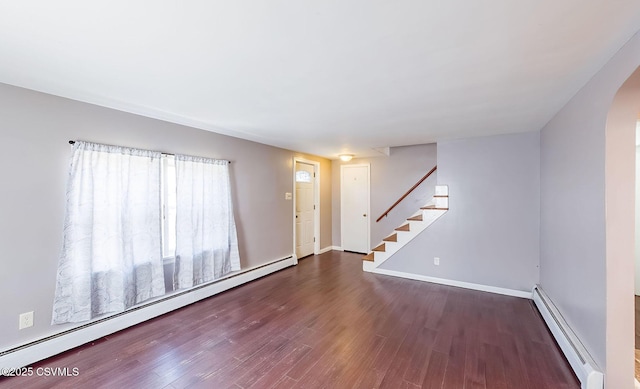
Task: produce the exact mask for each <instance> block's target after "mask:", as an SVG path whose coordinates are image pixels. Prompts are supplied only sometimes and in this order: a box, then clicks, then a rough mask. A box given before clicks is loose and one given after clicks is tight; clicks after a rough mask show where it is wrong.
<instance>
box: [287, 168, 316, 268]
mask: <svg viewBox="0 0 640 389" xmlns="http://www.w3.org/2000/svg"><path fill="white" fill-rule="evenodd" d="M298 162H300V163H306V164H308V165H313V172H314V177H313V203H314V205H315V209H314V210H313V236H314V238H315V242H313V254H314V255H315V254H318V253H319V252H320V162H317V161H312V160H310V159H306V158H301V157H293V165H292V169H291V170H292V172H293V173H292V177H293V178H292V180H293V215H292V223H293V257H294V258H295V259H296V264H298V255H297V254H296V201H298V200H297V199H296V163H298Z"/></svg>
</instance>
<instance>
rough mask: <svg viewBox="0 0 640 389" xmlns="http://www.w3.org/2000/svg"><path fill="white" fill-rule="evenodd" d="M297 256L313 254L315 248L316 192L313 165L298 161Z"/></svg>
mask: <svg viewBox="0 0 640 389" xmlns="http://www.w3.org/2000/svg"><path fill="white" fill-rule="evenodd" d="M295 170H296V198H295V200H296V256H297V257H298V258H302V257H306V256H307V255H311V254H313V248H314V242H315V240H314V234H313V232H314V227H315V219H314V217H315V212H314V202H313V198H314V192H315V188H314V185H315V177H314V176H315V169H314V166H313V165H310V164H307V163H304V162H298V161H296V169H295Z"/></svg>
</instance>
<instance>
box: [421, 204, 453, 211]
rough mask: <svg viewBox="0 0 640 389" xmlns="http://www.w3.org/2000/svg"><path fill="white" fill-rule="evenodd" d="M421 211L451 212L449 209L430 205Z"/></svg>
mask: <svg viewBox="0 0 640 389" xmlns="http://www.w3.org/2000/svg"><path fill="white" fill-rule="evenodd" d="M420 209H424V210H427V211H448V210H449V208H442V207H436V206H431V205H428V206H426V207H422V208H420Z"/></svg>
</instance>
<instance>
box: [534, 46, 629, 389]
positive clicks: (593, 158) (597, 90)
mask: <svg viewBox="0 0 640 389" xmlns="http://www.w3.org/2000/svg"><path fill="white" fill-rule="evenodd" d="M639 64H640V36H639V35H638V34H636V35H635V36H634V37H633V38H632V39H631V40H630V41H629V42H628V43H627V44H626V45H625V46H624V47H623V48H622V49H621V50H620V51H619V52H618V53H617V54H616V55H615V56H614V57H613V58H612V59H611V60H610V61H609V62H608V63H607V64H606V65H605V66H604V67H603V68H602V69H601V70H600V71H599V72H598V73H597V74H596V75H595V76H594V77H593V78H592V79H591V80H590V81H589V82H588V83H587V84H586V85H585V86H584V87H583V88H582V89H581V90H580V91H579V92H578V93H577V94H576V95H575V96H574V97H573V98H572V100H571V101H569V103H567V105H566V106H565V107H564V108H563V109H562V110H561V111H560V112H559V113H558V114H557V115H556V116H555V117H554V118H553V119H552V120H551V121H550V122H549V123H548V124H547V125H546V126H545V127H544V128H543V129H542V131H541V177H542V180H541V236H540V240H541V245H540V283H541V285H542V287H543V289H544V290H545V291H546V292H547V293H548V294H549V296H550V298H551V299H552V300H553V301H554V303H555V304H556V305H557V306H558V308H559V309H560V311H561V312H562V314H563V316H564V318H565V319H566V320H567V322H568V323H569V325H570V326H571V327H572V328H573V329H574V331H575V332H576V333H577V335H578V336H579V338H580V339H581V340H582V342H583V343H584V345H585V346H586V347H587V349H588V350H589V352H590V353H591V355H592V356H593V357H594V359H595V361H596V363H598V364H599V366H600V367H601V368H604V369H605V371H606V380H607V387H608V388H622V387H631V385H632V377H633V371H632V370H631V371H628V370H629V369H628V366H629V365H630V363H631V358H633V356H632V354H631V355H630V353H629V352H627V351H632V347H633V332H632V330H633V328H632V319H631V320H629V319H627V318H628V317H629V315H631V313H632V310H633V306H632V305H631V304H628V306H627V307H626V308H624V309H626V310H627V311H628V312H626V313H625V312H614V311H611V310H610V309H609V308H610V306H611V303H612V302H615V301H629V300H628V299H630V298H631V297H632V296H633V283H632V282H633V281H632V277H633V271H631V272H628V273H629V274H628V275H626V276H625V275H623V276H622V278H620V279H618V280H616V279H615V278H608V276H607V272H611V270H612V268H611V267H609V266H607V262H608V261H611V263H610V264H611V265H613V264H614V262H615V259H613V258H608V256H607V254H606V253H607V247H606V246H607V245H609V239H612V238H615V236H607V234H606V233H605V230H606V223H607V220H608V216H607V214H608V210H607V207H606V198H605V188H606V186H605V182H606V181H607V174H608V170H606V169H607V161H609V159H608V156H607V153H606V152H605V150H606V147H607V136H608V135H607V131H606V123H607V115H608V112H609V109H610V107H611V103H612V101H613V99H614V96H615V95H616V92H617V91H618V88H620V86H621V85H622V84H623V82H624V81H625V80H626V79H627V78H628V77H629V75H631V73H632V72H633V71H634V70H635V69H636V68H637V67H638V65H639ZM629 146H630V150H631V151H630V153H631V154H633V145H632V144H631V145H629ZM616 152H621V150H618V151H616V150H610V153H609V154H608V155H609V156H613V154H615V153H616ZM631 160H632V159H631ZM631 171H633V167H632V166H631ZM605 172H607V173H605ZM632 183H633V175H631V176H630V177H629V180H628V184H631V186H632ZM612 194H613V196H614V197H615V193H612ZM612 199H613V200H614V201H615V199H614V198H612ZM627 212H628V214H629V216H630V217H633V207H630V209H627ZM620 233H624V234H626V233H628V231H620ZM632 233H633V232H632V231H631V234H632ZM620 260H622V261H627V259H625V258H624V257H621V258H620ZM628 262H629V263H624V264H622V265H623V268H624V269H627V266H629V264H631V263H632V262H633V253H631V256H630V258H629V261H628ZM625 271H626V270H625ZM627 278H629V279H628V280H627ZM628 281H630V282H628ZM607 284H608V285H607ZM627 285H628V286H627ZM608 305H609V307H608ZM625 305H626V303H625ZM619 337H622V338H625V337H626V343H627V345H626V346H622V349H620V348H618V346H619V345H620V344H624V343H625V341H624V339H620V338H619ZM616 348H618V349H617V350H616ZM608 349H609V351H607V350H608ZM616 354H617V355H618V357H619V358H622V360H616V358H617V357H616V356H615V355H616ZM627 359H628V360H627ZM621 367H622V371H621V370H618V369H619V368H621ZM618 380H619V381H618Z"/></svg>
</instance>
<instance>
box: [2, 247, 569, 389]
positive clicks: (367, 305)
mask: <svg viewBox="0 0 640 389" xmlns="http://www.w3.org/2000/svg"><path fill="white" fill-rule="evenodd" d="M361 257H362V256H361V255H358V254H350V253H341V252H329V253H326V254H323V255H320V256H311V257H308V258H306V259H304V260H302V261H300V264H299V265H298V266H295V267H291V268H288V269H285V270H282V271H280V272H278V273H275V274H273V275H270V276H267V277H265V278H263V279H260V280H256V281H254V282H251V283H249V284H247V285H244V286H241V287H238V288H235V289H233V290H230V291H227V292H225V293H222V294H219V295H217V296H214V297H211V298H209V299H207V300H204V301H201V302H198V303H195V304H193V305H190V306H188V307H185V308H182V309H180V310H177V311H174V312H172V313H169V314H167V315H164V316H162V317H160V318H156V319H154V320H150V321H148V322H145V323H143V324H140V325H138V326H135V327H133V328H130V329H127V330H124V331H120V332H118V333H115V334H113V335H110V336H107V337H105V338H103V339H100V340H98V341H96V342H92V343H90V344H87V345H84V346H82V347H79V348H76V349H74V350H71V351H68V352H66V353H63V354H60V355H58V356H56V357H53V358H50V359H47V360H45V361H42V362H40V363H37V364H35V365H34V366H33V368H34V370H35V369H37V368H39V367H40V368H45V367H48V368H64V367H67V368H69V369H73V368H77V369H78V370H77V371H78V373H79V374H78V375H77V376H76V377H35V376H34V377H12V378H0V387H2V388H9V387H11V388H67V387H73V388H102V387H108V388H173V389H179V388H235V389H240V388H272V387H274V388H321V387H322V388H392V389H399V388H406V389H416V388H425V389H426V388H452V389H502V388H509V389H510V388H516V389H545V388H547V389H574V388H575V389H577V388H579V387H580V385H579V383H578V382H577V380H576V378H575V377H574V375H573V374H572V372H571V370H570V367H569V365H568V364H567V362H566V361H565V359H564V358H563V356H562V354H561V352H560V351H559V349H558V347H557V346H556V344H555V343H554V341H553V339H552V337H551V335H550V334H549V332H548V331H547V329H546V327H545V326H544V324H543V321H542V319H541V318H540V315H539V314H538V312H537V311H536V309H535V307H534V306H533V304H532V302H531V301H529V300H526V299H520V298H514V297H507V296H500V295H495V294H491V293H484V292H476V291H470V290H465V289H460V288H454V287H447V286H441V285H436V284H429V283H425V282H419V281H411V280H405V279H400V278H394V277H388V276H381V275H374V274H370V273H363V271H362V262H361V260H360V258H361ZM41 371H42V370H41Z"/></svg>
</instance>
